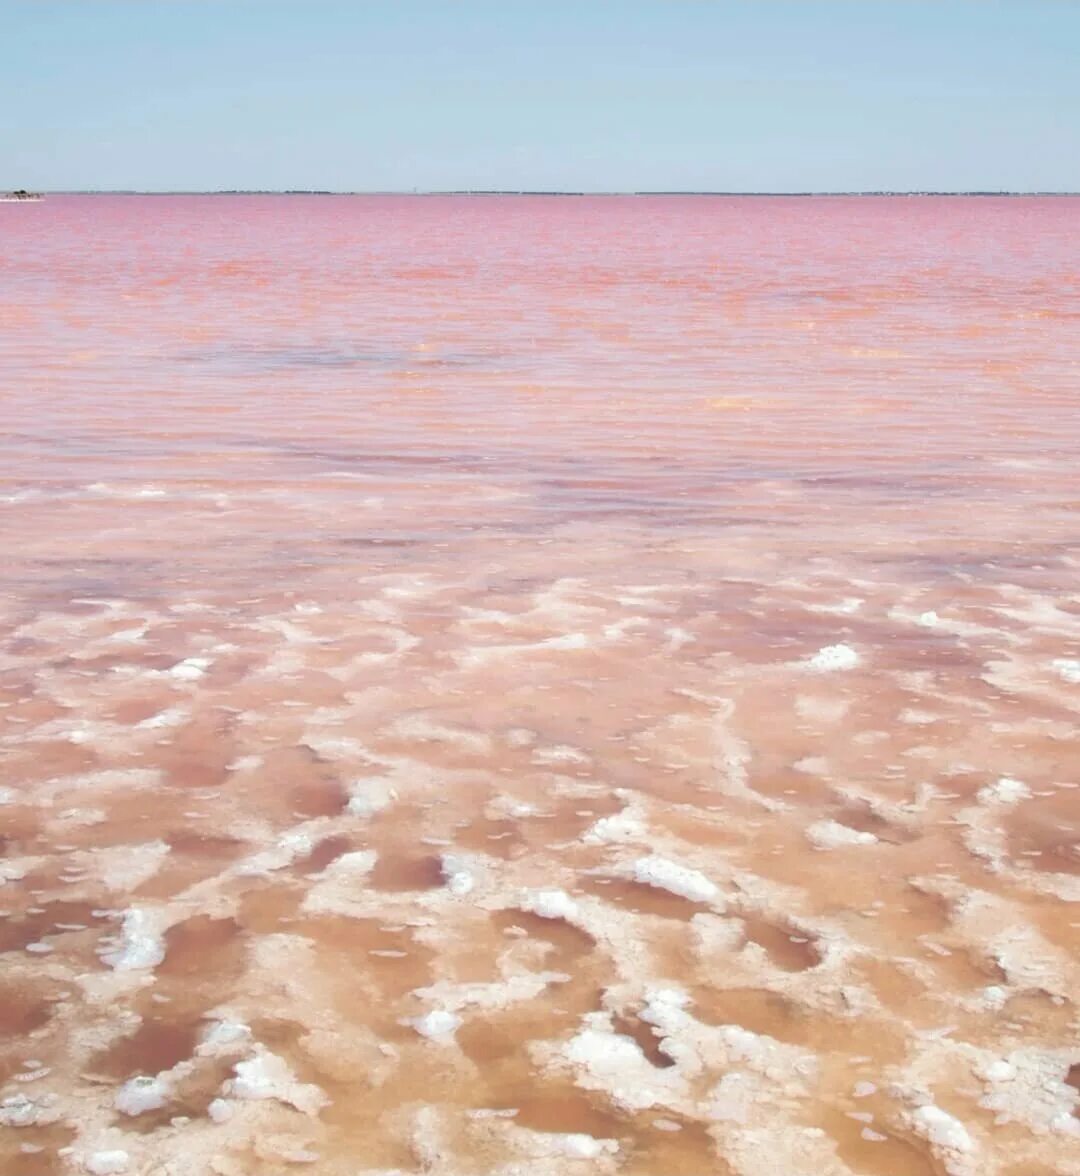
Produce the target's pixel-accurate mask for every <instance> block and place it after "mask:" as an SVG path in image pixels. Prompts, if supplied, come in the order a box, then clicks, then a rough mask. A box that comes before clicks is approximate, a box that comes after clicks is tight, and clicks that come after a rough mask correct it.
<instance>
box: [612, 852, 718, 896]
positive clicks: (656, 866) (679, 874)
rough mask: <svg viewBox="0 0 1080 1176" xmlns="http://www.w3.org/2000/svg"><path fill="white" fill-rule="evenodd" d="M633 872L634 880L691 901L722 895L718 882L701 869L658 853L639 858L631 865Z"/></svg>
mask: <svg viewBox="0 0 1080 1176" xmlns="http://www.w3.org/2000/svg"><path fill="white" fill-rule="evenodd" d="M631 873H632V876H633V879H634V881H635V882H640V883H641V884H642V885H643V886H653V887H655V888H657V889H659V890H666V891H668V893H669V894H675V895H678V896H679V897H680V898H685V899H688V900H689V901H690V902H713V901H714V900H715V899H717V898H718V897H719V895H720V889H719V887H718V886H717V885H716V883H715V882H712V881H710V880H709V879H708V878H706V877H705V875H704V874H702V873H701V871H700V870H695V869H693V868H691V867H690V866H681V865H679V864H678V862H672V861H668V859H667V858H662V857H658V856H657V855H656V854H650V855H649V856H648V857H643V858H638V860H637V861H636V862H634V863H633V866H632V867H631Z"/></svg>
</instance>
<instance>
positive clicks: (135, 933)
mask: <svg viewBox="0 0 1080 1176" xmlns="http://www.w3.org/2000/svg"><path fill="white" fill-rule="evenodd" d="M101 958H102V960H103V961H104V962H105V963H106V964H108V965H109V967H110V968H112V969H113V970H114V971H117V972H133V971H139V970H141V969H143V968H156V967H157V966H158V964H160V963H161V961H162V960H163V959H164V958H165V944H164V941H163V940H162V938H161V934H160V919H159V917H158V916H157V915H156V913H155V912H152V911H148V910H145V909H143V908H140V907H131V908H130V909H129V910H128V911H126V912H125V914H124V919H123V922H122V923H121V925H120V937H119V942H118V944H117V946H116V947H115V948H113V949H111V950H109V951H106V952H104V953H103V954H102V957H101Z"/></svg>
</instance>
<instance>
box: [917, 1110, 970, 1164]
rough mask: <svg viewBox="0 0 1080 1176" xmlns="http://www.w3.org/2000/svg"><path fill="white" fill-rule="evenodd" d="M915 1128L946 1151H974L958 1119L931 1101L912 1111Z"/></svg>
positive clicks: (964, 1128) (966, 1130) (966, 1132)
mask: <svg viewBox="0 0 1080 1176" xmlns="http://www.w3.org/2000/svg"><path fill="white" fill-rule="evenodd" d="M912 1119H913V1120H914V1122H915V1128H916V1130H917V1131H918V1132H919V1134H920V1135H922V1136H923V1138H924V1139H926V1140H928V1141H929V1142H930V1143H932V1144H935V1145H936V1146H937V1147H941V1148H944V1149H945V1150H946V1151H956V1152H970V1151H974V1149H975V1143H974V1141H973V1140H972V1138H971V1136H970V1134H969V1133H968V1129H967V1128H966V1127H965V1126H964V1124H963V1123H961V1122H960V1120H959V1119H957V1118H955V1117H954V1116H952V1115H950V1114H949V1113H948V1111H943V1110H942V1109H941V1107H938V1106H935V1105H934V1104H933V1103H926V1104H925V1105H924V1106H921V1107H918V1108H917V1109H916V1110H915V1111H914V1112H913V1113H912Z"/></svg>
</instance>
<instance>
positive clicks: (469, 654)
mask: <svg viewBox="0 0 1080 1176" xmlns="http://www.w3.org/2000/svg"><path fill="white" fill-rule="evenodd" d="M1078 216H1080V201H1077V200H1073V199H1064V198H1062V199H1013V200H998V199H977V200H974V199H973V200H969V199H933V198H919V199H881V200H878V199H869V198H867V199H842V198H835V199H831V198H830V199H758V198H755V199H749V198H746V199H742V198H739V199H714V198H685V199H684V198H679V199H674V198H672V199H652V198H581V199H577V198H574V199H569V198H567V199H540V198H536V199H533V198H505V199H504V198H492V199H472V200H470V199H465V198H460V199H457V198H434V197H431V198H424V197H416V198H397V197H395V198H389V197H388V198H374V197H372V198H345V197H342V198H337V197H325V198H305V197H288V198H286V197H265V198H255V197H235V198H233V197H213V198H210V197H205V198H197V197H175V198H174V197H142V198H135V197H128V198H124V197H108V198H106V197H56V198H50V200H49V201H47V202H45V203H43V204H40V205H34V206H33V207H26V208H23V207H19V208H15V207H10V208H8V207H5V208H4V209H3V210H0V231H2V233H3V240H4V241H5V252H6V256H5V258H4V261H3V266H4V270H3V279H4V280H3V282H2V284H0V291H2V292H0V333H2V337H3V340H4V342H3V348H4V351H3V366H2V373H3V374H2V377H0V409H2V410H3V413H4V420H5V424H6V426H7V430H6V436H5V437H4V438H2V439H0V520H2V523H0V556H2V560H0V757H2V779H0V802H2V804H0V850H2V854H3V856H2V857H0V908H2V913H3V917H2V918H0V1104H2V1105H0V1123H2V1124H3V1125H4V1128H5V1129H4V1130H3V1131H2V1133H0V1168H2V1169H3V1171H4V1172H5V1173H6V1172H11V1173H12V1174H13V1176H45V1174H49V1176H52V1174H66V1173H79V1172H90V1173H99V1174H107V1173H110V1172H124V1173H131V1174H143V1173H145V1174H147V1176H150V1174H154V1176H166V1174H173V1173H175V1174H180V1173H184V1174H188V1173H198V1174H201V1173H208V1174H209V1173H213V1174H217V1176H256V1174H258V1176H267V1174H269V1176H277V1174H279V1173H281V1174H284V1173H288V1172H293V1171H303V1170H305V1169H306V1170H308V1171H314V1172H318V1173H320V1174H322V1173H325V1174H327V1176H361V1174H366V1176H376V1174H379V1176H388V1174H391V1173H409V1174H413V1173H433V1174H436V1176H478V1174H480V1173H485V1174H486V1173H497V1174H500V1176H549V1174H550V1176H555V1174H558V1176H564V1174H565V1176H591V1174H593V1173H596V1174H601V1176H603V1174H608V1173H612V1174H614V1173H620V1174H626V1176H706V1174H708V1176H716V1174H728V1173H730V1174H733V1176H776V1174H778V1173H793V1174H799V1173H814V1174H815V1176H822V1174H824V1176H832V1174H835V1176H850V1174H856V1176H984V1174H1000V1176H1058V1174H1064V1176H1069V1174H1071V1173H1080V1160H1078V1159H1077V1156H1078V1155H1080V1146H1078V1142H1080V1117H1078V1111H1077V1108H1078V1105H1080V1094H1078V1088H1080V1038H1078V1035H1077V1010H1076V994H1077V993H1078V992H1080V974H1078V973H1080V965H1078V947H1080V909H1078V907H1077V901H1078V899H1080V856H1078V852H1077V831H1078V825H1080V792H1078V789H1080V772H1078V767H1077V765H1078V763H1080V757H1078V755H1077V735H1078V718H1077V716H1078V711H1080V595H1078V593H1077V571H1078V569H1080V543H1078V541H1077V536H1078V529H1077V528H1078V521H1080V481H1078V479H1077V476H1076V470H1077V469H1080V411H1078V400H1077V391H1076V380H1077V376H1078V373H1080V366H1078V365H1080V349H1078V347H1077V344H1076V334H1077V327H1078V325H1080V316H1078V313H1077V310H1076V307H1077V305H1078V303H1077V296H1078V294H1080V246H1078V244H1077V241H1078V240H1080V238H1078V237H1077V234H1076V232H1075V227H1076V224H1077V218H1078Z"/></svg>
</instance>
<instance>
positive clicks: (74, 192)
mask: <svg viewBox="0 0 1080 1176" xmlns="http://www.w3.org/2000/svg"><path fill="white" fill-rule="evenodd" d="M42 194H44V195H49V196H722V197H744V196H768V197H785V198H790V197H804V198H805V197H829V196H833V197H836V196H844V197H851V196H860V197H882V196H890V197H899V196H905V197H918V196H958V197H974V196H981V197H1016V198H1020V197H1030V196H1059V197H1061V196H1065V197H1069V196H1072V197H1075V196H1080V192H1012V191H1001V192H995V191H990V190H983V191H978V190H976V191H970V192H961V191H947V192H946V191H931V190H926V191H921V190H915V191H910V192H908V191H903V192H901V191H896V192H893V191H884V190H883V191H858V192H722V191H709V190H704V189H703V190H701V191H694V190H690V189H687V190H681V189H676V190H671V191H666V190H655V191H649V190H642V191H626V192H622V191H611V192H578V191H557V190H551V191H548V190H543V189H518V188H505V189H501V188H446V189H431V190H423V191H421V190H415V191H404V190H386V191H379V190H371V191H366V190H345V189H340V190H335V189H325V188H207V189H175V190H165V189H145V190H143V189H138V188H58V189H42Z"/></svg>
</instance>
